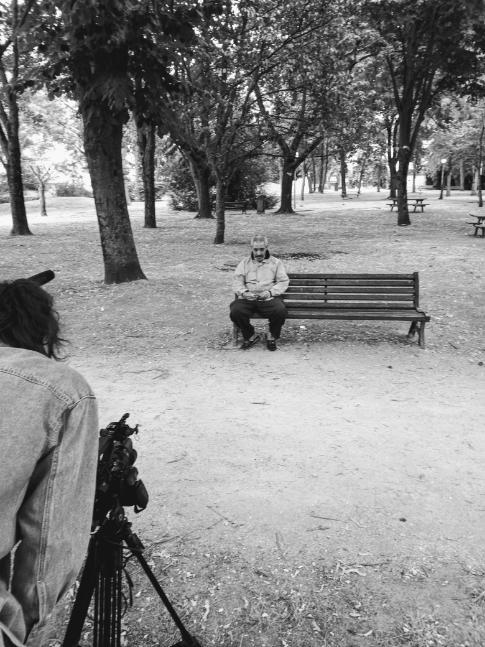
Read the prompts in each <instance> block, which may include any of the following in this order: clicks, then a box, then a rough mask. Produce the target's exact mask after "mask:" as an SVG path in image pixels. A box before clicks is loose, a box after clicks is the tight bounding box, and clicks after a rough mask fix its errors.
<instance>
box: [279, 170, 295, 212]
mask: <svg viewBox="0 0 485 647" xmlns="http://www.w3.org/2000/svg"><path fill="white" fill-rule="evenodd" d="M294 177H295V160H294V158H289V159H286V158H285V159H283V172H282V174H281V202H280V208H279V209H278V211H276V213H295V211H294V209H293V207H292V204H291V197H292V193H293V178H294Z"/></svg>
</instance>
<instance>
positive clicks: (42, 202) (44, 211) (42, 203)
mask: <svg viewBox="0 0 485 647" xmlns="http://www.w3.org/2000/svg"><path fill="white" fill-rule="evenodd" d="M38 190H39V200H40V215H41V216H47V209H46V204H45V182H43V181H42V180H39V188H38Z"/></svg>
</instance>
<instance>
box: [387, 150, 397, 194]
mask: <svg viewBox="0 0 485 647" xmlns="http://www.w3.org/2000/svg"><path fill="white" fill-rule="evenodd" d="M388 164H389V197H390V198H396V197H397V187H398V178H397V168H396V167H397V164H396V160H395V159H389V160H388Z"/></svg>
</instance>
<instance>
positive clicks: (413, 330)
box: [408, 321, 418, 339]
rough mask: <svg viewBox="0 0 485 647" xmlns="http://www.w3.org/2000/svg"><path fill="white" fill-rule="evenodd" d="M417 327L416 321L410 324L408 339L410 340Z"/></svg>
mask: <svg viewBox="0 0 485 647" xmlns="http://www.w3.org/2000/svg"><path fill="white" fill-rule="evenodd" d="M417 326H418V322H417V321H413V322H412V323H411V326H410V327H409V332H408V339H412V338H413V337H414V335H415V334H416V328H417Z"/></svg>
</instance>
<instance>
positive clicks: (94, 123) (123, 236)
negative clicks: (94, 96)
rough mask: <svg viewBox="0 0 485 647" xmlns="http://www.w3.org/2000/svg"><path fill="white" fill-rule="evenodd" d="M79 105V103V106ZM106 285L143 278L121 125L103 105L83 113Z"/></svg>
mask: <svg viewBox="0 0 485 647" xmlns="http://www.w3.org/2000/svg"><path fill="white" fill-rule="evenodd" d="M81 106H82V103H81ZM82 117H83V122H84V146H85V151H86V159H87V163H88V168H89V174H90V177H91V185H92V188H93V195H94V202H95V206H96V214H97V217H98V223H99V232H100V237H101V248H102V252H103V260H104V280H105V283H123V282H125V281H136V280H138V279H145V278H146V277H145V275H144V274H143V271H142V269H141V267H140V263H139V260H138V255H137V253H136V247H135V241H134V239H133V232H132V229H131V223H130V218H129V215H128V207H127V204H126V195H125V186H124V182H123V164H122V156H121V144H122V124H121V122H119V121H118V120H116V118H115V117H114V116H113V115H112V114H111V112H110V111H109V109H107V108H106V107H105V106H103V105H102V104H98V105H97V106H96V107H95V106H94V105H93V104H92V103H90V104H88V107H87V109H85V110H83V111H82Z"/></svg>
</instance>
